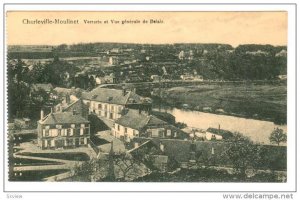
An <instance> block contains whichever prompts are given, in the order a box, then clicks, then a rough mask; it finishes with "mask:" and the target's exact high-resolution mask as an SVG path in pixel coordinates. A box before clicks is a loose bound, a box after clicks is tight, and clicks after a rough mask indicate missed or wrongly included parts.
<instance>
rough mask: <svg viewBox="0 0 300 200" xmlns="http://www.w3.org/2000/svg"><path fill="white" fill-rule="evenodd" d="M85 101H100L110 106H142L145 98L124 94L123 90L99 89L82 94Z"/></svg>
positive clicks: (128, 93) (133, 94) (129, 92)
mask: <svg viewBox="0 0 300 200" xmlns="http://www.w3.org/2000/svg"><path fill="white" fill-rule="evenodd" d="M82 98H83V99H88V100H94V101H99V102H103V103H110V104H119V105H126V104H140V103H143V102H144V100H143V99H144V98H143V97H141V96H139V95H137V94H136V93H135V92H132V91H128V92H125V93H124V94H123V90H118V89H109V88H101V87H97V88H95V89H93V90H92V91H90V92H83V93H82Z"/></svg>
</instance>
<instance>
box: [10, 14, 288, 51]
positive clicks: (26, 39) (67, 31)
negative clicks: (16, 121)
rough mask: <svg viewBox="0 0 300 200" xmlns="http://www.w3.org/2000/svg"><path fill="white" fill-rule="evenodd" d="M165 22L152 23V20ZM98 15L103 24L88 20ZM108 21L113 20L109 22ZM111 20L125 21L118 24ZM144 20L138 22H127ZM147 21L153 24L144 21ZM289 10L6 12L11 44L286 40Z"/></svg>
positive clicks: (96, 17) (275, 42)
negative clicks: (47, 22)
mask: <svg viewBox="0 0 300 200" xmlns="http://www.w3.org/2000/svg"><path fill="white" fill-rule="evenodd" d="M44 19H49V20H55V19H59V20H69V21H70V20H78V22H79V24H26V23H24V21H26V20H30V21H34V20H44ZM151 19H153V20H161V21H163V23H154V24H150V23H149V22H150V20H151ZM84 20H99V21H102V24H85V23H84ZM106 20H108V23H104V21H106ZM111 20H115V21H120V23H119V24H114V23H111ZM123 20H140V22H141V23H139V24H122V21H123ZM143 20H147V21H148V23H142V22H143ZM287 21H288V19H287V12H63V11H62V12H56V11H49V12H47V11H43V12H42V11H32V12H28V11H26V12H23V11H9V12H7V13H6V41H7V44H8V45H59V44H75V43H89V42H122V43H151V44H165V43H225V44H231V45H233V46H238V45H239V44H271V45H286V44H287Z"/></svg>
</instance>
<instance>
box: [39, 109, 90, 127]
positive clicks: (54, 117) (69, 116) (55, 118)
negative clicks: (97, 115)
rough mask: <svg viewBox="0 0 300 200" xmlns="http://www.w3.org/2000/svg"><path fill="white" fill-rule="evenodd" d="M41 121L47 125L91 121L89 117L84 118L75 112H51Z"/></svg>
mask: <svg viewBox="0 0 300 200" xmlns="http://www.w3.org/2000/svg"><path fill="white" fill-rule="evenodd" d="M39 122H40V123H41V124H45V125H51V124H73V123H74V124H78V123H89V121H88V120H87V119H85V118H83V117H82V116H81V115H74V114H73V112H57V113H50V114H49V115H47V116H46V117H45V118H44V119H42V120H40V121H39Z"/></svg>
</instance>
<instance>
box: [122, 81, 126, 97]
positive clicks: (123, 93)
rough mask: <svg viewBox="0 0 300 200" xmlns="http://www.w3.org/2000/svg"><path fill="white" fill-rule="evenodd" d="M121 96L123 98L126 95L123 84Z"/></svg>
mask: <svg viewBox="0 0 300 200" xmlns="http://www.w3.org/2000/svg"><path fill="white" fill-rule="evenodd" d="M122 95H123V96H125V95H126V88H125V84H123V85H122Z"/></svg>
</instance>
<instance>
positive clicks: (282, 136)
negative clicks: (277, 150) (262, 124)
mask: <svg viewBox="0 0 300 200" xmlns="http://www.w3.org/2000/svg"><path fill="white" fill-rule="evenodd" d="M269 140H270V142H271V143H274V144H277V145H278V146H279V144H280V143H282V142H286V141H287V136H286V133H284V132H283V130H282V129H279V128H276V129H274V131H273V132H272V133H271V135H270V137H269Z"/></svg>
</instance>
